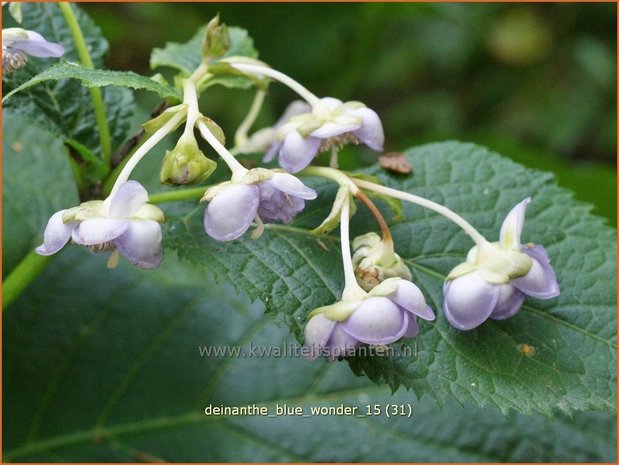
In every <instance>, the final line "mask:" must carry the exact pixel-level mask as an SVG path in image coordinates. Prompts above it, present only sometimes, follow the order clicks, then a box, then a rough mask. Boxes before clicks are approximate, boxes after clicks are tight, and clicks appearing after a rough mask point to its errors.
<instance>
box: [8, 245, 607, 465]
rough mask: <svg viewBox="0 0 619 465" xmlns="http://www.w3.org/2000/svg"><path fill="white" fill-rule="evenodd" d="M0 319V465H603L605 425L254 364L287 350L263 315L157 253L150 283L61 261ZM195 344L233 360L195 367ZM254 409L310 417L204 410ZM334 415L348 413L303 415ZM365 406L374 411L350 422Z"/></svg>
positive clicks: (286, 362) (346, 375) (129, 273)
mask: <svg viewBox="0 0 619 465" xmlns="http://www.w3.org/2000/svg"><path fill="white" fill-rule="evenodd" d="M6 245H7V244H6V243H5V246H6ZM205 288H206V289H208V291H206V290H205ZM86 290H87V292H86ZM3 317H4V324H3V349H4V351H3V354H4V359H3V380H4V386H3V401H4V403H3V405H4V420H5V421H4V425H3V453H4V457H3V458H4V460H5V461H9V460H10V461H20V462H29V461H36V462H41V461H45V462H48V461H51V462H56V461H63V462H67V461H69V462H70V461H79V462H83V461H99V462H107V461H115V462H119V461H121V462H132V461H148V462H152V461H160V460H163V461H169V462H178V461H199V462H201V461H215V462H223V461H237V462H244V461H262V462H268V461H302V462H313V461H317V462H328V461H353V462H357V461H359V462H363V461H374V462H376V461H406V462H408V461H445V462H447V461H479V462H481V461H492V462H501V461H570V462H574V461H590V462H594V461H614V460H615V449H614V439H615V421H614V417H613V416H612V415H608V414H603V413H599V412H597V413H591V412H589V413H577V414H575V415H574V417H573V418H572V419H569V418H568V417H566V416H563V415H559V417H558V418H557V419H556V420H555V421H551V420H549V419H547V418H545V417H542V416H540V415H535V416H533V417H523V416H520V415H517V414H515V413H513V412H512V413H511V414H510V415H508V416H507V417H504V416H503V415H501V414H500V413H499V412H497V411H496V410H493V409H483V410H482V409H479V408H476V407H474V406H472V405H470V404H467V405H466V406H465V407H461V406H459V405H457V403H456V402H454V401H453V400H448V401H447V402H446V403H445V405H444V407H443V410H439V409H438V408H437V406H436V404H435V403H434V402H433V401H431V400H430V399H429V398H427V397H426V398H425V400H424V401H422V402H417V400H416V399H415V398H414V396H413V395H412V394H411V393H409V392H407V391H404V390H401V391H399V392H398V393H397V394H396V395H393V396H392V395H391V394H390V392H389V389H388V388H387V387H386V386H376V385H373V384H372V383H370V382H369V381H368V380H367V379H366V378H357V377H355V376H354V375H352V374H351V373H350V371H349V370H348V369H347V367H346V365H345V364H343V363H327V362H325V361H324V360H319V361H317V362H308V361H306V360H304V359H302V358H297V357H276V356H270V357H269V356H263V357H252V356H250V354H251V353H252V350H254V351H255V350H256V349H252V347H253V348H256V347H257V348H261V349H262V350H266V349H268V348H279V349H280V350H282V351H283V350H288V349H286V348H287V347H293V346H294V345H296V344H295V343H294V341H293V340H292V339H291V337H290V335H289V333H288V331H287V330H286V329H285V328H282V327H278V326H276V325H274V324H273V323H272V320H271V319H269V318H265V317H264V315H263V307H262V305H250V303H249V301H248V300H247V299H246V298H243V297H239V296H236V295H234V293H233V292H231V289H230V288H228V287H221V286H217V285H215V284H214V283H213V282H212V281H211V279H209V278H208V277H207V276H205V275H204V274H203V273H202V272H201V271H200V269H199V268H197V267H195V268H194V267H192V266H190V265H189V264H188V263H187V262H183V263H179V262H178V261H177V260H175V257H174V256H173V254H170V253H168V254H167V256H166V261H165V262H164V265H163V267H162V269H160V270H158V271H155V272H145V271H140V270H137V269H134V268H132V267H131V266H130V265H128V264H127V263H122V264H121V266H120V267H119V268H118V269H116V270H113V271H110V270H106V269H105V259H103V258H101V257H95V256H93V255H91V254H89V253H88V252H86V251H85V250H83V249H78V248H73V249H71V250H67V251H65V252H63V253H62V256H61V257H59V258H58V259H57V260H56V261H55V262H53V263H52V265H50V267H49V268H48V269H47V270H46V271H45V272H44V274H43V275H41V276H40V278H39V279H38V280H37V281H36V282H35V283H34V284H33V286H32V287H31V288H30V289H29V290H28V292H27V293H25V294H24V295H22V296H21V298H20V299H19V300H18V301H16V303H15V305H14V306H13V307H12V308H11V310H10V311H8V312H7V313H6V314H4V315H3ZM207 346H208V347H211V348H214V347H218V348H220V349H224V350H228V349H230V350H233V349H235V348H237V347H238V348H239V350H242V351H243V352H244V353H245V354H246V356H245V357H243V356H239V357H230V356H219V357H218V356H214V355H212V356H204V357H203V356H200V347H207ZM252 404H256V405H258V406H261V407H266V408H267V409H268V412H269V413H270V414H275V413H276V407H277V405H279V406H283V405H287V406H289V407H301V408H302V409H303V412H304V413H305V414H308V415H310V416H309V417H298V416H278V417H266V416H248V415H241V416H232V415H223V416H213V415H210V416H209V415H205V414H204V408H205V407H207V406H209V405H213V406H221V405H223V406H228V407H232V406H247V405H252ZM340 405H345V406H348V407H350V408H352V407H357V408H358V410H357V413H358V414H359V415H358V416H338V415H316V416H311V409H312V407H314V408H317V407H338V406H340ZM374 405H378V406H379V409H380V410H381V415H380V416H366V417H363V416H362V414H365V413H366V409H367V407H366V406H371V407H370V408H371V409H373V408H374V407H373V406H374ZM388 405H403V406H405V407H404V408H405V413H406V414H407V415H408V406H410V407H411V416H410V418H409V417H408V416H400V417H393V416H391V417H387V416H386V414H385V408H387V406H388Z"/></svg>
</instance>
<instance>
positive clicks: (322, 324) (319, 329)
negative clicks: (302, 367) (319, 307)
mask: <svg viewBox="0 0 619 465" xmlns="http://www.w3.org/2000/svg"><path fill="white" fill-rule="evenodd" d="M336 324H337V323H336V322H335V321H332V320H329V319H328V318H327V317H325V316H324V315H320V314H319V315H315V316H313V317H312V318H311V319H310V320H309V321H308V322H307V325H306V326H305V332H304V335H305V347H309V349H310V351H311V353H310V355H308V357H307V358H308V359H309V360H314V359H315V358H317V357H318V356H319V355H320V350H321V349H322V348H323V347H325V346H326V345H327V342H328V341H329V338H330V337H331V334H332V333H333V330H334V328H335V325H336Z"/></svg>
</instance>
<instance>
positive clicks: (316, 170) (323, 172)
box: [297, 166, 359, 195]
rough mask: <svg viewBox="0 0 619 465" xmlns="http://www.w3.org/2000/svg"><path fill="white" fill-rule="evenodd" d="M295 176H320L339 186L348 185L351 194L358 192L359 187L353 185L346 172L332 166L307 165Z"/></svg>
mask: <svg viewBox="0 0 619 465" xmlns="http://www.w3.org/2000/svg"><path fill="white" fill-rule="evenodd" d="M297 176H318V177H321V178H327V179H331V180H333V181H335V182H337V183H338V184H339V185H341V186H348V187H349V188H350V193H351V194H352V195H357V192H359V188H358V187H357V186H356V185H355V183H354V182H353V180H352V179H351V178H349V177H348V176H346V174H345V173H343V172H342V171H340V170H336V169H334V168H328V167H326V166H308V167H307V168H305V169H303V170H302V171H299V172H298V173H297Z"/></svg>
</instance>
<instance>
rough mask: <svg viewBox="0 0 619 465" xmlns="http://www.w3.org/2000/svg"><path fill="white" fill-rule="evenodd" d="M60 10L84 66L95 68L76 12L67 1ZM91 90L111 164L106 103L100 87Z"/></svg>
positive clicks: (104, 154)
mask: <svg viewBox="0 0 619 465" xmlns="http://www.w3.org/2000/svg"><path fill="white" fill-rule="evenodd" d="M58 6H59V7H60V11H62V14H63V16H64V19H65V21H66V22H67V26H69V30H70V31H71V36H73V42H74V43H75V49H76V50H77V53H78V55H79V57H80V61H81V62H82V64H83V65H84V68H88V69H94V65H93V63H92V59H91V58H90V53H89V52H88V46H87V45H86V41H85V40H84V35H83V34H82V30H81V28H80V25H79V23H78V22H77V18H76V17H75V13H74V12H73V9H72V8H71V5H69V4H68V3H66V2H60V3H59V4H58ZM88 90H89V92H90V98H91V99H92V106H93V109H94V112H95V119H96V121H97V129H98V130H99V142H100V144H101V157H102V159H103V161H104V162H105V164H107V165H108V166H111V164H112V138H111V136H110V128H109V126H108V124H107V116H106V114H105V104H104V103H103V96H102V95H101V89H99V88H98V87H92V88H90V89H88Z"/></svg>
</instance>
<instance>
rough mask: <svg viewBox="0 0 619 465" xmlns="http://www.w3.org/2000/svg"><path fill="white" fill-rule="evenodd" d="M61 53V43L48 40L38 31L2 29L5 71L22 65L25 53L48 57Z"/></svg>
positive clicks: (57, 55) (25, 59) (25, 56)
mask: <svg viewBox="0 0 619 465" xmlns="http://www.w3.org/2000/svg"><path fill="white" fill-rule="evenodd" d="M63 54H64V47H63V46H62V45H60V44H56V43H54V42H48V41H47V40H45V38H44V37H43V36H42V35H41V34H39V33H38V32H34V31H27V30H26V29H21V28H17V27H11V28H7V29H3V30H2V66H3V69H6V70H7V71H14V70H15V69H17V68H20V67H22V66H23V65H24V64H25V63H26V61H27V58H28V57H27V55H30V56H33V57H38V58H50V57H60V56H62V55H63Z"/></svg>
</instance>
